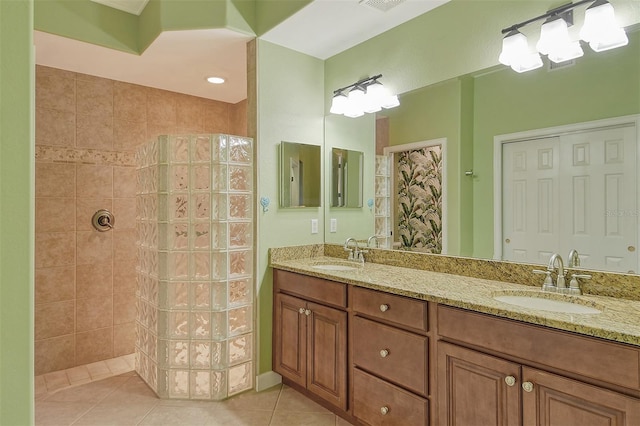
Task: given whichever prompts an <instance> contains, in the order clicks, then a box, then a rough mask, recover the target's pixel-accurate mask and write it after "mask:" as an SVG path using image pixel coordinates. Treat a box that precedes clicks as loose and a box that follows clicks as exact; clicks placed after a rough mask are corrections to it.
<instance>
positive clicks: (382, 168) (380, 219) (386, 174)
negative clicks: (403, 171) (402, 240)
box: [374, 155, 393, 248]
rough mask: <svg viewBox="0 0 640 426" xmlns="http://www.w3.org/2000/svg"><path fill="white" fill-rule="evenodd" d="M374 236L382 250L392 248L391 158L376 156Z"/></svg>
mask: <svg viewBox="0 0 640 426" xmlns="http://www.w3.org/2000/svg"><path fill="white" fill-rule="evenodd" d="M375 174H376V176H375V179H376V181H375V185H374V186H375V194H376V195H375V210H374V215H375V235H376V237H377V238H378V243H379V244H380V247H382V248H392V245H393V238H392V237H391V202H392V201H391V197H390V194H391V188H390V187H391V157H390V156H388V155H376V164H375Z"/></svg>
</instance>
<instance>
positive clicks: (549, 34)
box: [536, 17, 571, 55]
mask: <svg viewBox="0 0 640 426" xmlns="http://www.w3.org/2000/svg"><path fill="white" fill-rule="evenodd" d="M552 19H553V20H551V21H549V20H547V21H546V22H545V23H544V24H542V26H541V27H540V40H538V43H537V44H536V49H538V52H540V53H542V54H543V55H548V54H549V52H551V51H552V50H554V49H561V48H562V46H566V45H568V44H569V43H571V40H570V39H569V30H568V28H567V23H566V22H565V20H564V19H562V18H560V17H556V18H552Z"/></svg>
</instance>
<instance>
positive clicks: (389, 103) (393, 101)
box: [381, 95, 400, 109]
mask: <svg viewBox="0 0 640 426" xmlns="http://www.w3.org/2000/svg"><path fill="white" fill-rule="evenodd" d="M398 105H400V100H399V99H398V95H389V96H387V97H386V98H385V100H384V101H383V102H382V105H381V106H382V108H385V109H389V108H395V107H397V106H398Z"/></svg>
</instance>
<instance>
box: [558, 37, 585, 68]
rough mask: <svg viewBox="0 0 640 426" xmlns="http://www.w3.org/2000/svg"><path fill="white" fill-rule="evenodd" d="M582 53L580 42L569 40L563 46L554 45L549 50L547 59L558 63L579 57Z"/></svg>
mask: <svg viewBox="0 0 640 426" xmlns="http://www.w3.org/2000/svg"><path fill="white" fill-rule="evenodd" d="M582 55H584V52H583V50H582V47H580V42H578V41H574V42H570V43H568V44H566V45H564V46H556V47H554V48H553V50H551V51H550V52H549V60H551V61H553V62H555V63H559V62H564V61H569V60H571V59H575V58H579V57H580V56H582Z"/></svg>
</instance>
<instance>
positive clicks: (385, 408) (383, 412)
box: [380, 405, 389, 416]
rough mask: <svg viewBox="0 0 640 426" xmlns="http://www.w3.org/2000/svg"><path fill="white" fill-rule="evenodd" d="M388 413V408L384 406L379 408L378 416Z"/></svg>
mask: <svg viewBox="0 0 640 426" xmlns="http://www.w3.org/2000/svg"><path fill="white" fill-rule="evenodd" d="M388 412H389V407H387V406H386V405H385V406H384V407H380V414H382V415H383V416H384V415H386V414H387V413H388Z"/></svg>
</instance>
